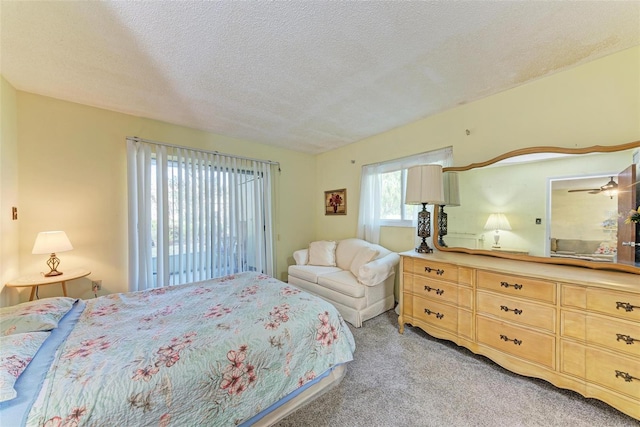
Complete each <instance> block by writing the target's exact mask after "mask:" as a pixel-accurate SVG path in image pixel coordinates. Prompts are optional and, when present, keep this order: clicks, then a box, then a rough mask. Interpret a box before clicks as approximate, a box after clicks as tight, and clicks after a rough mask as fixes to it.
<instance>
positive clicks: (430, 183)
mask: <svg viewBox="0 0 640 427" xmlns="http://www.w3.org/2000/svg"><path fill="white" fill-rule="evenodd" d="M444 201H445V198H444V188H443V181H442V166H440V165H419V166H414V167H411V168H409V170H408V171H407V190H406V192H405V203H406V204H407V205H421V204H423V203H432V204H434V205H442V204H443V203H444Z"/></svg>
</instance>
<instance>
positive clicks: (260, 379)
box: [27, 273, 355, 427]
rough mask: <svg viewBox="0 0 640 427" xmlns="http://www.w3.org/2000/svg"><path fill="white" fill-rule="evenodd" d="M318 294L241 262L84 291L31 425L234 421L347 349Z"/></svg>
mask: <svg viewBox="0 0 640 427" xmlns="http://www.w3.org/2000/svg"><path fill="white" fill-rule="evenodd" d="M354 350H355V344H354V341H353V336H352V335H351V332H350V331H349V329H348V327H347V326H346V324H345V323H344V321H343V320H342V317H340V315H339V314H338V312H337V310H336V309H335V308H334V307H333V306H332V305H330V304H328V303H326V302H325V301H323V300H321V299H319V298H316V297H314V296H312V295H310V294H308V293H305V292H303V291H300V290H298V289H297V288H295V287H292V286H289V285H287V284H286V283H283V282H280V281H278V280H276V279H273V278H270V277H268V276H264V275H259V274H256V273H241V274H237V275H235V276H228V277H224V278H221V279H215V280H210V281H205V282H198V283H194V284H187V285H179V286H173V287H166V288H159V289H154V290H151V291H144V292H134V293H126V294H113V295H108V296H104V297H100V298H96V299H92V300H89V301H87V306H86V308H85V310H84V312H83V313H82V316H81V318H80V319H79V321H78V323H77V324H76V326H75V328H74V329H73V331H72V332H71V334H70V335H69V337H68V339H67V340H66V342H65V343H64V344H63V345H62V346H61V347H60V348H59V349H58V352H57V354H56V357H55V360H54V362H53V364H52V366H51V368H50V370H49V372H48V374H47V376H46V378H45V382H44V384H43V387H42V390H41V392H40V395H39V397H38V399H37V400H36V402H35V404H34V406H33V408H32V409H31V412H30V414H29V418H28V421H27V424H28V425H30V426H36V425H37V426H43V425H44V426H47V427H49V426H76V425H79V426H81V425H87V426H89V425H90V426H143V425H153V426H170V425H173V426H196V425H209V426H211V425H215V426H227V425H237V424H240V423H242V422H244V421H246V420H248V419H250V418H251V417H252V416H254V415H255V414H257V413H259V412H260V411H262V410H264V409H265V408H267V407H268V406H270V405H271V404H272V403H274V402H276V401H278V400H279V399H281V398H282V397H284V396H286V395H287V394H289V393H291V392H293V391H295V390H296V389H297V388H298V387H301V386H303V385H304V384H306V383H307V382H309V381H311V380H313V379H314V378H315V377H316V376H317V375H320V374H322V373H323V372H325V371H326V370H327V369H329V368H331V367H333V366H335V365H337V364H341V363H345V362H348V361H350V360H352V354H353V351H354Z"/></svg>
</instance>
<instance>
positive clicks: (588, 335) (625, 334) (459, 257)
mask: <svg viewBox="0 0 640 427" xmlns="http://www.w3.org/2000/svg"><path fill="white" fill-rule="evenodd" d="M400 255H401V261H400V268H401V272H402V274H401V275H400V317H399V319H398V323H399V329H400V333H403V332H404V325H405V324H411V325H413V326H417V327H419V328H421V329H423V330H424V331H426V332H427V333H429V334H430V335H432V336H434V337H437V338H442V339H447V340H451V341H453V342H455V343H457V344H458V345H461V346H464V347H466V348H468V349H469V350H471V351H473V352H474V353H478V354H482V355H485V356H487V357H489V358H491V359H492V360H494V361H495V362H496V363H498V364H500V365H501V366H503V367H505V368H507V369H509V370H511V371H513V372H517V373H519V374H522V375H527V376H532V377H538V378H542V379H545V380H547V381H549V382H551V383H552V384H554V385H556V386H558V387H562V388H567V389H571V390H574V391H576V392H578V393H580V394H582V395H583V396H586V397H594V398H597V399H600V400H602V401H604V402H607V403H608V404H610V405H611V406H613V407H615V408H617V409H619V410H620V411H622V412H624V413H626V414H628V415H630V416H632V417H634V418H636V419H640V275H634V274H629V273H621V272H608V271H602V270H592V269H586V268H580V267H568V266H559V265H551V264H538V263H533V262H523V261H513V260H506V259H500V258H494V257H488V256H481V255H467V254H458V253H444V252H439V253H434V254H418V253H415V252H405V253H402V254H400Z"/></svg>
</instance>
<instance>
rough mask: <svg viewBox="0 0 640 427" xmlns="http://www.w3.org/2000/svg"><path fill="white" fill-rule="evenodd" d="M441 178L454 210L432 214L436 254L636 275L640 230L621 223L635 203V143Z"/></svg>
mask: <svg viewBox="0 0 640 427" xmlns="http://www.w3.org/2000/svg"><path fill="white" fill-rule="evenodd" d="M444 171H445V180H446V179H447V177H448V178H454V179H453V180H452V181H450V182H454V181H455V180H457V182H458V184H457V188H458V193H459V206H454V205H455V204H456V203H454V202H451V205H449V206H447V205H445V206H444V207H441V208H440V209H439V211H440V212H437V211H438V209H436V214H435V216H436V219H435V220H434V229H435V230H434V234H435V235H436V237H435V238H434V245H435V246H436V248H438V249H439V250H443V251H453V252H465V253H471V254H483V255H491V256H497V257H502V258H511V259H522V260H528V261H537V262H546V263H553V264H568V265H578V266H583V267H590V268H598V269H609V270H619V271H625V272H630V273H635V274H640V224H635V223H633V222H631V223H625V219H626V218H627V217H628V216H629V211H630V210H632V209H636V208H637V207H638V204H639V203H640V185H639V183H638V180H639V175H640V141H637V142H633V143H628V144H623V145H618V146H606V147H603V146H595V147H589V148H582V149H568V148H559V147H534V148H528V149H523V150H517V151H512V152H510V153H506V154H504V155H502V156H499V157H496V158H494V159H491V160H488V161H486V162H482V163H474V164H472V165H469V166H465V167H452V168H445V169H444ZM452 175H453V176H452ZM452 185H455V184H452ZM451 191H454V192H455V189H450V192H451ZM443 212H444V213H445V214H446V216H445V218H446V230H445V229H443V226H442V224H441V225H440V231H439V230H438V228H439V227H438V226H437V225H436V224H438V223H439V222H440V223H442V222H443V221H442V217H443V215H442V213H443ZM445 233H446V234H445Z"/></svg>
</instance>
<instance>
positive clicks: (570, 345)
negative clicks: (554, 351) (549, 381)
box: [560, 340, 586, 379]
mask: <svg viewBox="0 0 640 427" xmlns="http://www.w3.org/2000/svg"><path fill="white" fill-rule="evenodd" d="M585 353H586V348H585V346H584V345H582V344H578V343H576V342H573V341H567V340H560V372H562V373H565V374H570V375H574V376H576V377H578V378H580V379H583V378H584V377H585V371H586V366H585V363H586V361H585V359H586V356H585Z"/></svg>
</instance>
